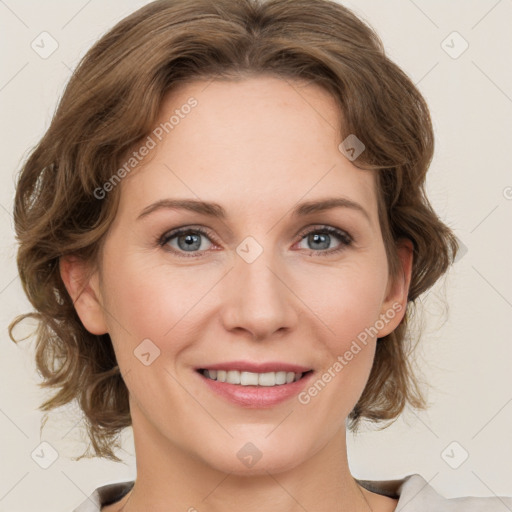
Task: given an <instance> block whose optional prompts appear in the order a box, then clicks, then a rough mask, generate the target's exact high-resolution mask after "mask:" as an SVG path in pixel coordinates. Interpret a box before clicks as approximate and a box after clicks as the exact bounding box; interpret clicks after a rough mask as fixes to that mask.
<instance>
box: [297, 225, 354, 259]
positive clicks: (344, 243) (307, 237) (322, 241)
mask: <svg viewBox="0 0 512 512" xmlns="http://www.w3.org/2000/svg"><path fill="white" fill-rule="evenodd" d="M333 237H334V238H335V239H337V240H338V241H339V245H338V247H335V248H331V249H330V248H329V245H330V243H331V241H332V238H333ZM304 241H306V242H307V243H308V244H311V245H313V247H314V246H315V245H316V247H314V248H316V249H327V250H322V251H313V252H319V255H322V256H323V255H324V254H325V255H327V254H332V253H335V252H338V251H341V250H343V249H344V248H346V247H348V246H350V245H351V244H352V242H353V240H352V238H351V236H350V235H349V234H348V233H345V232H344V231H341V230H339V229H336V228H332V227H329V226H325V227H323V228H321V229H314V230H311V231H308V232H307V233H305V234H303V235H302V239H301V242H304Z"/></svg>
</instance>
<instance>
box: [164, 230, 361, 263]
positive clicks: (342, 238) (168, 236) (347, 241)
mask: <svg viewBox="0 0 512 512" xmlns="http://www.w3.org/2000/svg"><path fill="white" fill-rule="evenodd" d="M191 233H192V234H201V235H203V236H205V237H206V238H208V239H209V240H210V242H213V243H215V237H214V236H213V235H212V233H211V232H210V230H208V229H204V228H195V227H185V228H178V229H175V230H173V231H170V232H166V233H164V234H163V235H162V236H161V237H160V238H159V239H158V245H159V246H161V247H163V248H164V249H165V250H168V251H170V252H172V253H174V254H176V255H178V257H183V258H197V257H201V256H202V252H201V251H197V252H191V253H190V254H187V253H186V252H182V251H179V250H176V249H174V248H172V247H170V246H168V243H169V242H170V241H171V240H172V239H173V238H177V237H179V236H180V235H185V234H191ZM316 233H321V234H325V233H327V234H329V235H334V236H335V237H336V238H337V239H338V241H339V242H340V245H339V247H337V248H335V249H327V250H320V251H312V250H310V256H312V255H314V256H331V255H333V254H337V253H339V252H341V251H343V250H345V249H346V248H347V247H350V246H351V245H352V244H353V242H354V239H353V238H352V237H351V236H350V235H349V234H348V233H347V232H345V231H342V230H341V229H337V228H334V227H331V226H322V227H321V228H315V229H311V230H309V231H306V232H303V233H302V234H301V235H300V240H299V242H302V240H304V239H305V238H306V237H307V236H308V235H311V234H316ZM212 239H213V240H212ZM306 250H307V249H306Z"/></svg>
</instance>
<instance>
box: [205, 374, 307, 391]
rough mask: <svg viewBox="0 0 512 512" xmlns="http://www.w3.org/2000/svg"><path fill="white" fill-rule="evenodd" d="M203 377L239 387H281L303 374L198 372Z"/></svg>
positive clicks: (296, 379)
mask: <svg viewBox="0 0 512 512" xmlns="http://www.w3.org/2000/svg"><path fill="white" fill-rule="evenodd" d="M200 372H201V373H202V375H203V376H205V377H206V378H208V379H211V380H215V381H217V382H227V383H228V384H235V385H239V386H265V387H272V386H283V385H285V384H291V383H292V382H296V381H298V380H300V379H301V378H302V377H303V375H305V373H309V372H304V373H295V372H285V371H279V372H264V373H263V372H262V373H256V372H245V371H238V370H228V371H226V370H200Z"/></svg>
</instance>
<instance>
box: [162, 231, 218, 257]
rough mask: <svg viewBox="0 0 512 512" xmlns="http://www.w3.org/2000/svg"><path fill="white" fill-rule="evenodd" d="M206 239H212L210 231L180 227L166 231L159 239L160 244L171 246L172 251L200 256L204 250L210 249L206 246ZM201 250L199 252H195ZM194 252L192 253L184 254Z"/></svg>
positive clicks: (181, 254)
mask: <svg viewBox="0 0 512 512" xmlns="http://www.w3.org/2000/svg"><path fill="white" fill-rule="evenodd" d="M204 239H207V240H209V241H210V243H211V240H210V236H209V232H208V231H206V230H204V229H201V228H190V227H188V228H179V229H175V230H174V231H171V232H170V233H166V234H164V235H163V237H162V238H161V239H160V241H159V245H161V246H162V247H167V248H169V249H170V250H171V251H172V252H175V253H178V254H179V255H180V256H184V257H189V256H192V257H194V256H200V255H201V252H202V251H205V250H207V249H208V247H205V244H204V243H203V242H204ZM206 245H207V244H206ZM197 252H199V254H194V253H197ZM183 253H192V254H183Z"/></svg>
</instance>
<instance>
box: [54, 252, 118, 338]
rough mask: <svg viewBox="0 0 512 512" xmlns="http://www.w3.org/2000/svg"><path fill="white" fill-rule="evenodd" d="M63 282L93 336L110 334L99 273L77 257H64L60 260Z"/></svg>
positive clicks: (81, 318) (83, 322)
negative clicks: (102, 299) (100, 288)
mask: <svg viewBox="0 0 512 512" xmlns="http://www.w3.org/2000/svg"><path fill="white" fill-rule="evenodd" d="M59 269H60V275H61V278H62V281H63V283H64V286H65V287H66V290H67V291H68V293H69V296H70V297H71V300H72V301H73V305H74V306H75V310H76V312H77V314H78V316H79V317H80V320H81V321H82V324H83V325H84V327H85V328H86V329H87V330H88V331H89V332H90V333H91V334H97V335H101V334H105V333H107V332H108V328H107V324H106V322H105V315H104V312H103V311H104V310H103V305H102V301H101V294H100V291H99V286H98V285H99V281H98V272H97V271H91V269H90V266H89V265H88V264H87V263H86V262H85V261H84V260H82V259H81V258H79V257H77V256H73V255H70V256H62V257H61V258H60V260H59Z"/></svg>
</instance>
